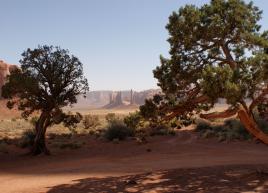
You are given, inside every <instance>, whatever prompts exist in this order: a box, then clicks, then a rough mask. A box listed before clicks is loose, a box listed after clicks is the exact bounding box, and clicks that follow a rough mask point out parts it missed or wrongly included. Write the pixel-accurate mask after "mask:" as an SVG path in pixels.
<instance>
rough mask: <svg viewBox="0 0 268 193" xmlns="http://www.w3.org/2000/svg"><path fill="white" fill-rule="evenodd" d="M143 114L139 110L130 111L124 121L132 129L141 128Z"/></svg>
mask: <svg viewBox="0 0 268 193" xmlns="http://www.w3.org/2000/svg"><path fill="white" fill-rule="evenodd" d="M141 121H142V120H141V115H140V113H139V112H134V113H130V114H129V115H128V116H126V117H125V118H124V123H125V124H126V126H127V127H129V128H131V129H137V128H139V126H140V124H141Z"/></svg>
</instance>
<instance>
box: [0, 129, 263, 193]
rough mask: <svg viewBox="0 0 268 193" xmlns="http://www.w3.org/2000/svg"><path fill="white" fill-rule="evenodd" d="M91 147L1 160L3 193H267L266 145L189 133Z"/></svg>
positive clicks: (92, 141) (12, 154)
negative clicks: (221, 140)
mask: <svg viewBox="0 0 268 193" xmlns="http://www.w3.org/2000/svg"><path fill="white" fill-rule="evenodd" d="M54 140H55V139H54ZM81 140H82V138H81ZM86 141H87V142H86V144H85V145H84V146H83V147H82V148H80V149H77V150H67V149H64V150H61V149H53V148H52V149H51V150H52V152H53V155H52V156H37V157H30V156H26V155H21V153H22V151H21V150H18V149H11V150H13V151H10V153H9V154H0V163H1V165H0V182H1V183H0V190H1V192H3V193H45V192H48V193H65V192H66V193H84V192H85V193H88V192H92V193H101V192H103V193H104V192H107V193H108V192H152V193H156V192H200V193H201V192H213V193H216V192H226V193H227V192H228V193H230V192H262V193H265V192H268V174H267V172H268V151H267V150H268V149H267V146H266V145H263V144H256V143H253V142H228V143H227V142H223V143H219V142H217V141H215V140H204V139H202V140H201V139H197V138H196V136H195V134H193V133H191V132H189V131H183V132H180V133H179V134H178V135H177V136H174V137H172V136H163V137H153V138H150V139H149V143H147V144H142V145H141V144H138V143H137V142H136V141H134V140H128V141H124V142H120V143H119V144H115V143H111V142H103V141H100V140H96V139H93V138H87V140H86Z"/></svg>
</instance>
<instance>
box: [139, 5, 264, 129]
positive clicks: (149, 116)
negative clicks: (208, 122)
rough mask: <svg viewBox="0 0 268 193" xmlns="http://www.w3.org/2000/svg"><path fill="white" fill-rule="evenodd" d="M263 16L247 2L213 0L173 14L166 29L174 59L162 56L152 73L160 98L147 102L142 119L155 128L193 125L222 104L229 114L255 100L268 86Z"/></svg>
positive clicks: (190, 6)
mask: <svg viewBox="0 0 268 193" xmlns="http://www.w3.org/2000/svg"><path fill="white" fill-rule="evenodd" d="M261 14H262V12H261V11H260V10H259V8H258V7H256V6H254V5H253V3H252V2H250V3H246V2H244V1H243V0H225V1H223V0H212V1H210V3H208V4H205V5H203V6H201V7H196V6H194V5H186V6H184V7H181V8H180V9H179V10H178V11H175V12H173V13H172V14H171V15H170V17H169V22H168V24H167V26H166V28H167V30H168V33H169V37H168V42H169V44H170V50H169V53H170V58H164V57H163V56H160V63H161V65H160V66H158V67H157V68H156V69H155V70H154V71H153V74H154V77H155V78H156V79H157V80H158V86H159V87H160V88H161V90H162V94H160V95H157V96H156V98H153V99H149V100H146V102H145V104H144V105H143V106H141V107H140V112H141V116H142V117H143V118H144V119H146V120H147V121H150V122H151V123H152V124H153V123H156V122H157V123H161V122H163V121H164V122H165V121H167V120H170V119H173V118H175V119H178V120H180V121H181V123H183V120H186V122H185V123H186V124H190V123H191V122H192V118H193V115H195V114H199V113H200V112H203V111H208V110H210V109H211V108H213V107H214V105H215V103H216V102H217V100H218V99H220V98H224V99H226V101H227V103H228V105H229V106H230V107H231V108H234V107H235V108H237V107H238V106H243V105H246V103H245V101H246V100H248V99H251V100H254V99H255V98H256V95H258V94H259V93H260V89H263V88H265V87H266V84H267V80H268V53H267V48H268V32H267V31H264V30H261V26H260V25H259V20H260V18H261ZM183 124H184V123H183Z"/></svg>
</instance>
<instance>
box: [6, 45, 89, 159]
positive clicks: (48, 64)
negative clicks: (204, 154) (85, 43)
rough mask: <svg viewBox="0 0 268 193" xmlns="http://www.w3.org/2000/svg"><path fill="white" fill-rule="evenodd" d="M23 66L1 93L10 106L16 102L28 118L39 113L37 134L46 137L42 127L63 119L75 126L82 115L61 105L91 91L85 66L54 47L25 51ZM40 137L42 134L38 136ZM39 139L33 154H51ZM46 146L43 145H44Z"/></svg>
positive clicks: (68, 124) (12, 74)
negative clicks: (65, 111)
mask: <svg viewBox="0 0 268 193" xmlns="http://www.w3.org/2000/svg"><path fill="white" fill-rule="evenodd" d="M20 64H21V65H20V69H16V70H14V71H12V72H11V74H10V76H8V81H7V83H6V84H5V85H4V86H3V92H2V95H3V97H4V98H7V99H9V101H8V103H7V106H8V107H9V108H13V107H14V105H15V104H16V105H17V106H18V109H19V110H21V111H22V117H23V118H28V117H29V115H31V114H32V113H33V112H35V111H38V112H40V117H39V119H38V124H36V131H37V133H38V132H40V134H41V135H43V136H42V137H41V138H44V137H45V133H44V132H42V130H46V128H47V127H49V126H51V125H53V124H59V123H61V122H63V123H64V125H66V126H69V127H73V126H74V124H76V123H77V122H78V121H81V116H80V115H78V114H76V115H71V114H65V113H64V112H63V111H62V108H63V107H65V106H71V105H72V104H74V103H76V102H77V98H76V97H77V96H78V95H85V94H86V92H87V91H88V90H89V87H88V83H87V79H86V78H85V77H84V75H83V65H82V63H81V62H80V61H79V59H78V58H77V57H75V56H73V55H71V54H69V51H68V50H65V49H61V48H60V47H53V46H38V48H36V49H27V50H26V51H25V52H23V53H22V59H21V60H20ZM36 136H40V135H36ZM41 138H40V139H39V138H38V139H37V140H36V143H40V144H38V145H37V144H36V145H35V147H36V148H33V149H34V151H36V152H34V153H33V154H39V153H41V152H42V151H45V153H47V154H48V150H47V148H46V147H45V143H44V142H43V141H44V140H41ZM41 146H43V147H41Z"/></svg>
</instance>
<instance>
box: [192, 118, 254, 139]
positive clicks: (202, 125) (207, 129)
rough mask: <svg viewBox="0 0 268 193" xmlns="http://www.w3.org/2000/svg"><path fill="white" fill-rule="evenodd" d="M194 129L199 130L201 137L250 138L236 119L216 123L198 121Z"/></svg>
mask: <svg viewBox="0 0 268 193" xmlns="http://www.w3.org/2000/svg"><path fill="white" fill-rule="evenodd" d="M195 131H197V132H199V133H200V136H201V137H204V138H210V137H216V138H217V139H218V140H219V141H231V140H249V139H251V138H252V137H251V135H250V134H249V133H248V132H247V130H246V129H245V127H244V126H243V124H242V123H241V122H240V121H239V120H238V119H227V120H226V121H224V123H222V124H217V125H212V124H210V123H208V122H204V121H200V122H198V123H197V125H196V128H195Z"/></svg>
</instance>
